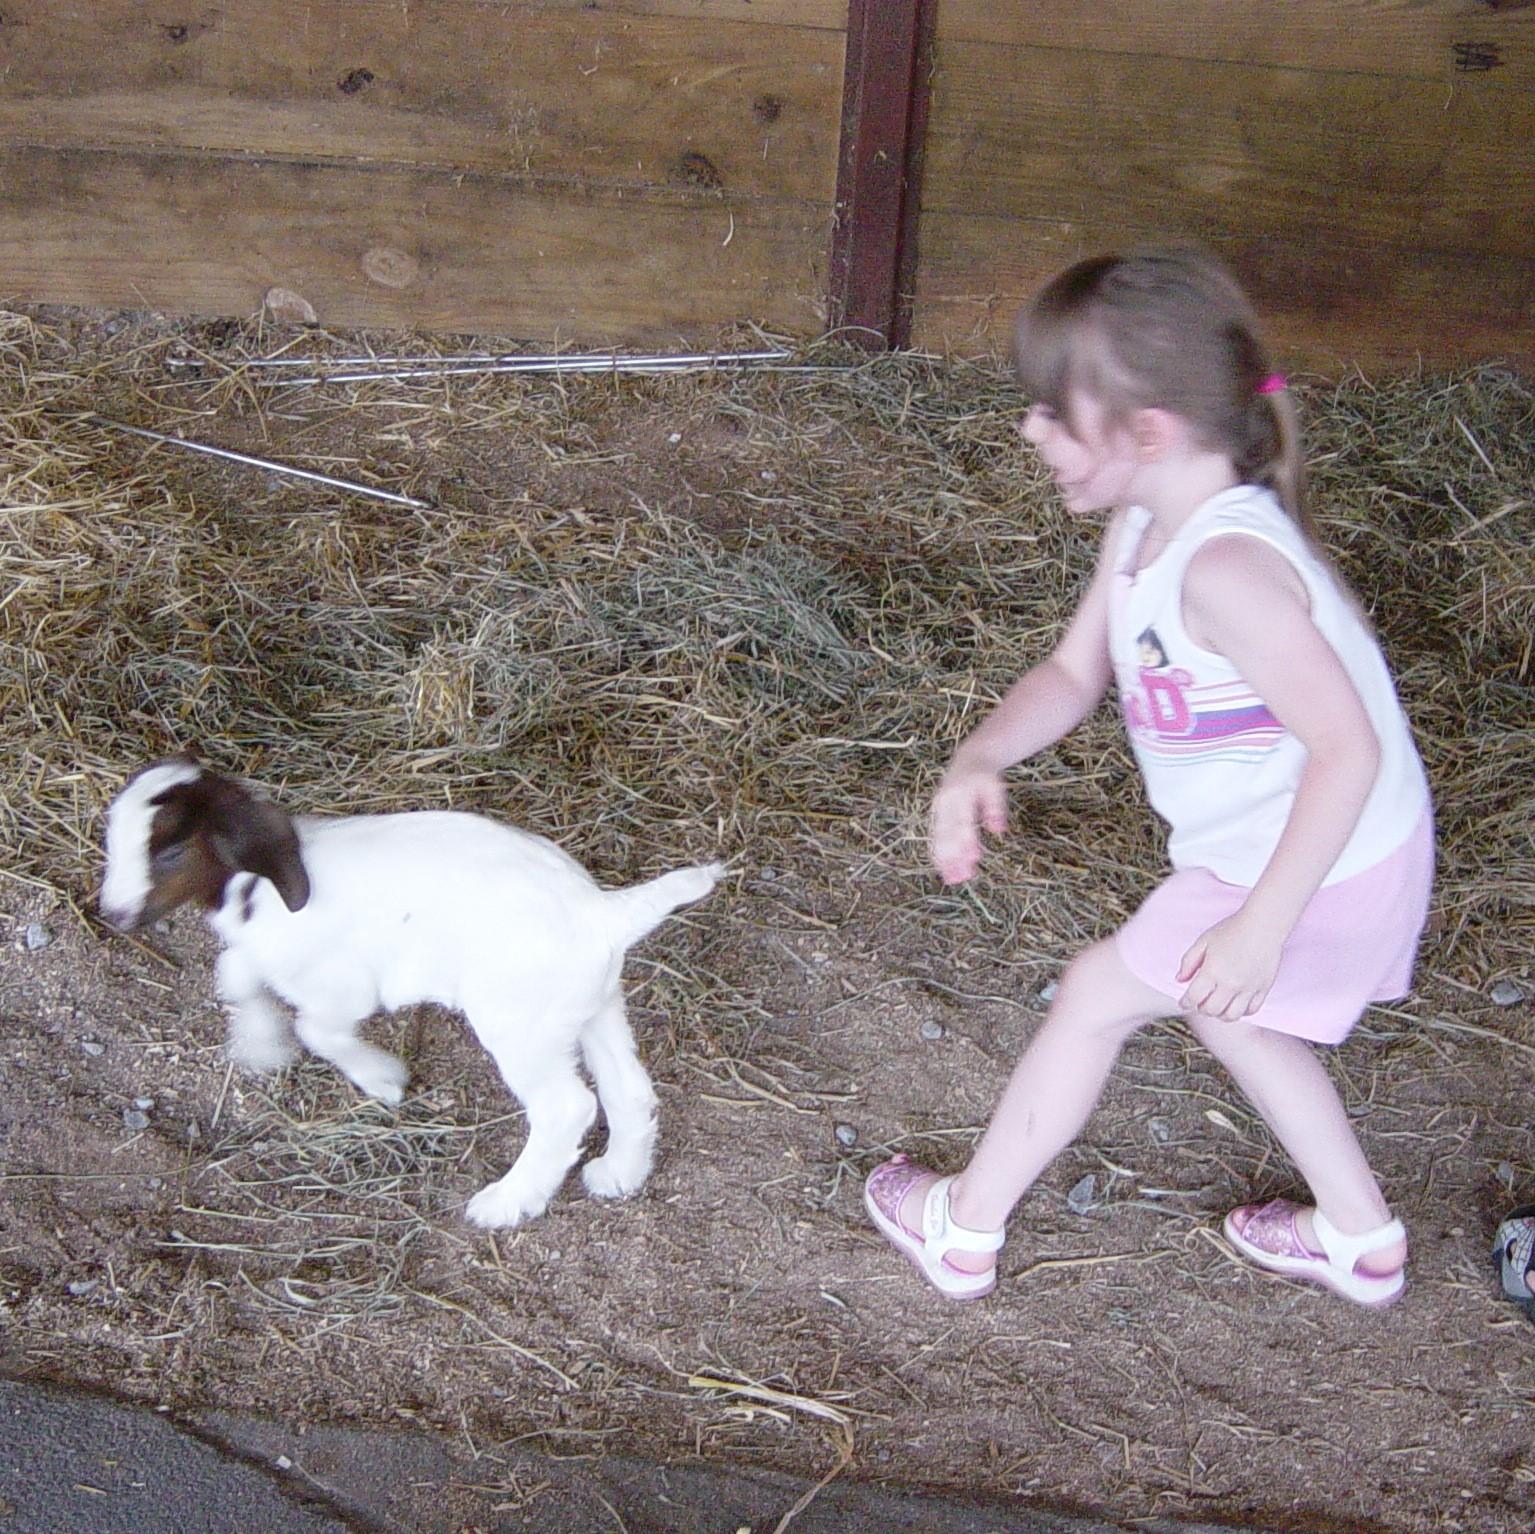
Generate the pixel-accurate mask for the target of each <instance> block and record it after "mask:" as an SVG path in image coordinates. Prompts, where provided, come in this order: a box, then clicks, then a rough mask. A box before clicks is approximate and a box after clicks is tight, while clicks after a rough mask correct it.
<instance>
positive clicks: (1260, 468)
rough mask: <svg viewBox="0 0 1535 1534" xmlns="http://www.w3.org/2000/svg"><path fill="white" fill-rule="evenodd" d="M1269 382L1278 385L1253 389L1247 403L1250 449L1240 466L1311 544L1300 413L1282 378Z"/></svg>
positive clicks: (1313, 526)
mask: <svg viewBox="0 0 1535 1534" xmlns="http://www.w3.org/2000/svg"><path fill="white" fill-rule="evenodd" d="M1272 381H1273V382H1275V383H1277V385H1278V386H1277V387H1272V388H1262V389H1260V390H1258V391H1256V392H1255V393H1254V394H1253V396H1252V400H1251V402H1250V403H1249V405H1248V414H1249V418H1250V420H1251V422H1252V425H1251V427H1250V428H1249V442H1250V443H1251V444H1252V449H1251V450H1250V452H1249V455H1248V462H1247V463H1246V464H1245V465H1244V466H1243V467H1244V468H1245V469H1246V470H1247V471H1248V472H1249V473H1250V474H1251V476H1252V477H1253V478H1254V479H1255V480H1257V481H1258V483H1259V484H1262V485H1266V486H1267V487H1268V488H1269V489H1270V490H1272V491H1273V492H1274V494H1275V495H1277V496H1278V497H1279V504H1280V505H1281V506H1283V507H1284V509H1285V510H1286V511H1287V512H1288V513H1289V514H1290V517H1291V518H1292V520H1293V521H1294V522H1295V523H1296V525H1297V526H1299V527H1300V529H1301V530H1302V532H1304V533H1305V534H1306V536H1307V537H1308V538H1309V539H1310V540H1311V541H1312V542H1313V543H1315V542H1316V541H1317V529H1316V523H1315V522H1314V521H1313V520H1312V517H1311V512H1310V509H1309V508H1308V507H1307V505H1306V456H1305V452H1304V450H1303V448H1302V445H1301V431H1300V412H1299V411H1298V410H1297V409H1296V408H1295V401H1294V399H1293V398H1292V397H1291V395H1290V390H1289V387H1288V386H1287V385H1286V384H1285V383H1284V382H1283V380H1282V379H1279V378H1278V377H1277V375H1276V376H1275V377H1274V378H1273V380H1272Z"/></svg>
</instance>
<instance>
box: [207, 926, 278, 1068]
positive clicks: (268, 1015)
mask: <svg viewBox="0 0 1535 1534" xmlns="http://www.w3.org/2000/svg"><path fill="white" fill-rule="evenodd" d="M214 977H215V982H216V984H217V988H218V994H219V1000H220V1001H222V1002H223V1003H224V1007H225V1009H226V1011H227V1013H228V1016H229V1058H230V1059H231V1060H233V1061H234V1063H235V1064H236V1065H240V1066H243V1067H244V1068H245V1069H246V1070H249V1071H260V1072H261V1073H262V1074H263V1075H265V1074H267V1073H269V1072H271V1071H280V1070H281V1069H282V1068H283V1067H284V1066H285V1065H288V1064H290V1063H291V1062H292V1060H293V1057H294V1056H295V1055H296V1054H297V1053H298V1045H297V1044H296V1043H295V1042H294V1040H293V1029H292V1027H291V1026H290V1025H289V1022H288V1018H287V1016H286V1014H285V1013H284V1012H283V1011H282V1009H281V1008H280V1007H279V1006H278V1005H277V1003H276V1002H275V1001H274V1000H273V998H272V995H271V993H270V992H269V991H268V990H267V988H266V987H265V986H264V985H263V984H262V983H261V978H260V976H259V975H258V974H257V973H256V971H255V969H254V968H252V966H251V964H250V961H249V960H248V959H246V958H245V956H244V955H243V954H241V953H240V952H239V950H238V949H233V948H226V949H224V950H223V952H222V953H220V954H219V956H218V963H217V966H216V968H215V970H214Z"/></svg>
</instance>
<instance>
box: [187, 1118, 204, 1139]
mask: <svg viewBox="0 0 1535 1534" xmlns="http://www.w3.org/2000/svg"><path fill="white" fill-rule="evenodd" d="M202 1133H203V1132H202V1130H200V1129H199V1128H198V1127H197V1120H196V1119H193V1120H192V1121H191V1122H190V1123H189V1124H188V1125H187V1139H188V1140H200V1139H201V1138H202Z"/></svg>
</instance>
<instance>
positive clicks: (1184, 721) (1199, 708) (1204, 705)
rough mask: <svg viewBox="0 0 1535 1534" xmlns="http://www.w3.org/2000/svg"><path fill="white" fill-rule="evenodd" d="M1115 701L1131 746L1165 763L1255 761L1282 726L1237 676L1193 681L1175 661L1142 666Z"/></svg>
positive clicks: (1277, 736)
mask: <svg viewBox="0 0 1535 1534" xmlns="http://www.w3.org/2000/svg"><path fill="white" fill-rule="evenodd" d="M1121 702H1122V704H1123V706H1124V711H1125V721H1126V723H1127V724H1128V726H1129V729H1130V735H1131V738H1132V739H1133V740H1134V742H1135V745H1136V749H1137V750H1139V751H1141V752H1143V753H1144V754H1145V755H1147V756H1149V757H1152V758H1154V759H1155V760H1157V761H1159V762H1165V763H1166V764H1168V765H1169V766H1207V765H1209V764H1210V763H1212V762H1243V763H1257V762H1261V761H1262V760H1263V759H1264V758H1265V757H1266V756H1267V755H1268V753H1269V752H1270V751H1272V750H1273V749H1274V747H1275V746H1277V745H1278V744H1279V742H1280V741H1281V740H1282V739H1283V738H1284V735H1285V728H1284V726H1283V725H1282V724H1280V722H1279V721H1278V720H1277V719H1276V718H1275V717H1274V716H1273V714H1272V713H1270V712H1269V709H1268V706H1267V705H1266V704H1265V703H1264V702H1263V700H1262V699H1261V698H1260V697H1259V696H1258V695H1257V694H1256V693H1255V692H1253V691H1252V689H1251V688H1250V687H1248V686H1246V685H1245V684H1244V683H1242V682H1240V681H1236V682H1217V683H1212V684H1209V685H1207V686H1198V685H1196V684H1195V683H1194V679H1193V677H1192V675H1191V674H1190V673H1189V672H1187V671H1185V670H1184V669H1183V668H1182V667H1177V666H1159V667H1151V666H1142V667H1141V668H1140V669H1139V671H1138V672H1136V673H1134V674H1133V677H1132V679H1131V680H1130V685H1129V686H1127V687H1125V688H1124V691H1123V694H1122V698H1121Z"/></svg>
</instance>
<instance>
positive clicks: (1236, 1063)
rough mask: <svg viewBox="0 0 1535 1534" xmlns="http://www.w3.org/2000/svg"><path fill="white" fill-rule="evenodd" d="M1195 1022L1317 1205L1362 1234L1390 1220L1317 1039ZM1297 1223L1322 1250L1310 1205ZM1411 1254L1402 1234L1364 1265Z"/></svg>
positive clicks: (1365, 1268) (1379, 1265)
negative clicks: (1318, 1053) (1314, 1043)
mask: <svg viewBox="0 0 1535 1534" xmlns="http://www.w3.org/2000/svg"><path fill="white" fill-rule="evenodd" d="M1190 1022H1191V1023H1192V1025H1193V1028H1194V1032H1195V1034H1196V1035H1197V1036H1198V1037H1199V1040H1200V1042H1201V1043H1202V1044H1203V1045H1204V1046H1205V1047H1206V1048H1207V1049H1208V1050H1209V1051H1210V1053H1211V1054H1212V1055H1214V1056H1215V1058H1216V1059H1217V1060H1219V1061H1220V1063H1221V1064H1222V1065H1223V1066H1225V1067H1226V1069H1227V1070H1228V1071H1229V1072H1230V1073H1231V1075H1232V1078H1233V1079H1234V1080H1235V1081H1236V1084H1237V1085H1238V1086H1239V1087H1241V1089H1242V1091H1243V1092H1244V1093H1245V1094H1246V1095H1247V1098H1248V1100H1249V1101H1250V1102H1251V1103H1252V1105H1253V1106H1254V1107H1255V1108H1256V1109H1257V1110H1258V1112H1259V1113H1261V1114H1262V1115H1263V1119H1264V1122H1265V1123H1266V1124H1267V1125H1268V1126H1269V1128H1270V1129H1271V1130H1273V1132H1274V1135H1275V1137H1276V1138H1277V1139H1278V1141H1279V1143H1280V1144H1281V1145H1282V1146H1283V1147H1284V1149H1285V1152H1286V1154H1287V1155H1288V1156H1289V1157H1290V1159H1291V1160H1292V1161H1293V1162H1294V1163H1295V1165H1296V1167H1297V1169H1298V1170H1299V1172H1300V1174H1301V1176H1302V1177H1304V1178H1305V1179H1306V1183H1307V1185H1308V1186H1309V1187H1310V1189H1311V1195H1312V1197H1313V1198H1314V1199H1315V1200H1316V1204H1317V1208H1319V1209H1320V1210H1321V1211H1322V1212H1323V1214H1325V1215H1326V1216H1327V1218H1328V1219H1329V1220H1331V1221H1332V1223H1333V1224H1334V1225H1335V1226H1336V1227H1337V1228H1338V1229H1339V1230H1340V1231H1342V1232H1343V1234H1344V1235H1350V1236H1357V1235H1363V1234H1364V1233H1365V1232H1366V1231H1369V1230H1375V1229H1377V1228H1378V1227H1380V1226H1382V1225H1384V1224H1385V1223H1386V1222H1387V1221H1388V1220H1389V1219H1390V1218H1391V1210H1390V1208H1389V1207H1388V1205H1387V1203H1386V1200H1385V1197H1384V1196H1383V1195H1382V1193H1381V1191H1380V1184H1379V1183H1378V1182H1376V1180H1375V1174H1374V1173H1373V1172H1372V1171H1371V1170H1370V1167H1369V1163H1368V1162H1366V1160H1365V1159H1364V1151H1363V1150H1362V1149H1361V1148H1360V1145H1359V1140H1358V1138H1357V1137H1356V1136H1355V1134H1354V1129H1353V1126H1352V1125H1351V1124H1350V1123H1349V1121H1348V1115H1347V1114H1346V1113H1345V1112H1344V1109H1343V1103H1342V1100H1341V1099H1340V1098H1339V1096H1338V1092H1337V1088H1336V1087H1334V1086H1333V1084H1332V1078H1331V1077H1330V1076H1329V1075H1328V1074H1327V1071H1326V1069H1325V1068H1324V1067H1323V1065H1322V1062H1321V1061H1320V1060H1319V1059H1318V1058H1317V1056H1316V1053H1315V1051H1314V1050H1313V1049H1312V1047H1311V1045H1309V1044H1308V1043H1306V1041H1305V1040H1304V1039H1297V1038H1294V1037H1292V1036H1291V1035H1290V1034H1286V1033H1276V1032H1275V1031H1274V1030H1273V1029H1271V1028H1259V1027H1257V1026H1256V1025H1255V1024H1253V1023H1248V1022H1237V1023H1228V1022H1223V1021H1222V1020H1221V1019H1219V1018H1209V1017H1195V1018H1191V1019H1190ZM1299 1223H1300V1234H1301V1236H1302V1238H1303V1239H1304V1240H1305V1242H1306V1243H1307V1245H1308V1246H1309V1247H1310V1248H1311V1249H1312V1251H1318V1250H1320V1248H1319V1246H1318V1244H1317V1240H1316V1235H1315V1233H1314V1231H1313V1230H1312V1229H1311V1221H1310V1211H1309V1210H1308V1211H1307V1212H1306V1213H1305V1214H1303V1215H1302V1216H1301V1218H1300V1222H1299ZM1406 1256H1407V1247H1406V1244H1405V1243H1404V1242H1400V1241H1398V1242H1395V1243H1393V1244H1392V1245H1391V1246H1387V1247H1382V1248H1381V1249H1380V1250H1379V1251H1376V1252H1372V1253H1370V1254H1369V1255H1368V1256H1366V1257H1364V1258H1361V1259H1360V1263H1359V1270H1360V1272H1362V1273H1373V1274H1377V1275H1381V1274H1389V1273H1394V1272H1395V1271H1396V1270H1397V1269H1398V1268H1400V1267H1401V1265H1402V1263H1403V1261H1404V1260H1405V1258H1406Z"/></svg>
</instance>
